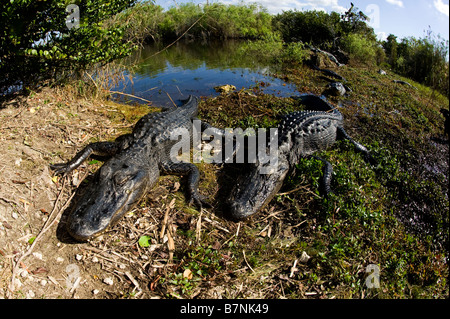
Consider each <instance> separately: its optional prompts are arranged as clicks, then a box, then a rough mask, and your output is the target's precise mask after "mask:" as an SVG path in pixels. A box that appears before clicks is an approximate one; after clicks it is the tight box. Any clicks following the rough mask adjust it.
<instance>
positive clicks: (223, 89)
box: [214, 84, 236, 93]
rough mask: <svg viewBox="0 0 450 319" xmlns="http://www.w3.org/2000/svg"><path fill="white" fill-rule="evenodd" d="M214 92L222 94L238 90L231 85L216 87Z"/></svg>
mask: <svg viewBox="0 0 450 319" xmlns="http://www.w3.org/2000/svg"><path fill="white" fill-rule="evenodd" d="M214 90H216V92H220V93H228V92H230V91H234V90H236V87H235V86H234V85H231V84H225V85H219V86H215V87H214Z"/></svg>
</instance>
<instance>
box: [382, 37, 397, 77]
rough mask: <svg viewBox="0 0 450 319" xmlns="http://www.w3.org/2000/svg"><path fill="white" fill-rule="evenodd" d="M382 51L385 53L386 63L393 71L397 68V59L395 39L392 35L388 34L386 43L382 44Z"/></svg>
mask: <svg viewBox="0 0 450 319" xmlns="http://www.w3.org/2000/svg"><path fill="white" fill-rule="evenodd" d="M382 45H383V49H384V51H385V52H386V57H387V59H388V63H389V64H390V65H391V67H392V68H393V69H396V68H397V59H398V53H397V51H398V43H397V37H396V36H395V35H393V34H389V36H388V37H387V39H386V41H383V43H382Z"/></svg>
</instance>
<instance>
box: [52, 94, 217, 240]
mask: <svg viewBox="0 0 450 319" xmlns="http://www.w3.org/2000/svg"><path fill="white" fill-rule="evenodd" d="M197 110H198V98H197V97H194V96H189V98H188V100H187V101H186V102H185V104H184V105H182V106H181V107H178V108H175V109H168V110H163V112H152V113H149V114H147V115H145V116H143V117H142V118H141V119H140V120H139V121H138V122H137V123H136V125H135V127H134V128H133V131H132V133H130V134H126V135H122V136H119V137H118V138H117V139H116V140H115V141H113V142H97V143H92V144H89V145H87V146H86V147H85V148H84V149H83V150H81V151H80V152H78V153H77V154H76V155H75V157H74V158H73V159H72V160H71V161H69V162H67V163H60V164H54V165H50V168H51V169H53V170H54V173H55V174H68V173H70V172H71V171H73V170H74V169H76V168H77V167H79V166H80V165H81V163H82V162H83V161H84V160H86V159H87V158H88V157H89V156H90V155H91V154H94V155H100V156H105V157H107V160H106V162H105V163H104V164H103V165H102V166H101V168H100V169H99V170H98V171H97V172H96V174H95V176H94V180H93V182H91V183H90V184H89V185H87V186H86V188H87V189H86V191H85V193H84V195H83V196H81V198H80V199H79V200H78V202H77V203H76V205H75V207H74V209H73V210H72V211H71V212H70V213H69V216H68V220H67V225H66V229H67V231H68V233H69V234H70V235H71V236H72V237H74V238H75V239H77V240H81V241H85V240H87V239H89V238H91V237H94V236H96V235H99V234H100V233H102V232H104V231H105V230H107V229H108V228H110V227H111V226H112V225H114V224H115V223H117V221H119V219H120V218H121V217H122V216H123V215H124V214H125V213H126V212H128V211H130V210H131V209H132V208H133V207H134V206H135V205H136V204H137V203H138V202H139V200H140V199H141V198H142V197H143V196H144V195H145V194H146V193H147V191H148V190H150V189H151V188H152V187H153V186H154V185H155V184H156V182H157V181H158V179H159V176H160V174H161V173H162V174H176V175H185V176H187V178H188V187H187V188H188V192H189V196H190V203H194V204H195V205H197V206H198V207H201V206H202V204H204V203H205V202H203V200H202V197H201V196H200V194H199V193H198V183H199V177H200V174H199V171H198V169H197V167H196V166H195V165H194V164H192V163H187V162H175V161H172V160H171V157H170V150H171V148H172V146H173V145H174V144H175V143H177V141H176V140H173V139H171V134H172V133H173V132H177V130H179V129H186V130H188V131H189V134H190V135H191V136H192V132H193V120H194V119H195V117H196V115H197ZM201 128H202V129H205V128H210V129H212V130H213V131H214V130H216V131H217V134H221V133H223V131H221V130H219V129H216V128H213V127H212V126H210V125H209V124H207V123H204V122H201ZM108 157H109V159H108Z"/></svg>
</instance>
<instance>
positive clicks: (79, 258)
mask: <svg viewBox="0 0 450 319" xmlns="http://www.w3.org/2000/svg"><path fill="white" fill-rule="evenodd" d="M75 259H76V260H78V261H80V260H81V259H83V255H80V254H76V255H75Z"/></svg>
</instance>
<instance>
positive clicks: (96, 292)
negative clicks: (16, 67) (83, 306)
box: [92, 289, 100, 295]
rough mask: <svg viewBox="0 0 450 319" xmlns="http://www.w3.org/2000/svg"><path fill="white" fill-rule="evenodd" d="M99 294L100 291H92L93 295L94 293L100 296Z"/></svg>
mask: <svg viewBox="0 0 450 319" xmlns="http://www.w3.org/2000/svg"><path fill="white" fill-rule="evenodd" d="M99 292H100V291H99V290H98V289H94V290H92V293H93V294H94V295H96V294H98V293H99Z"/></svg>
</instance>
